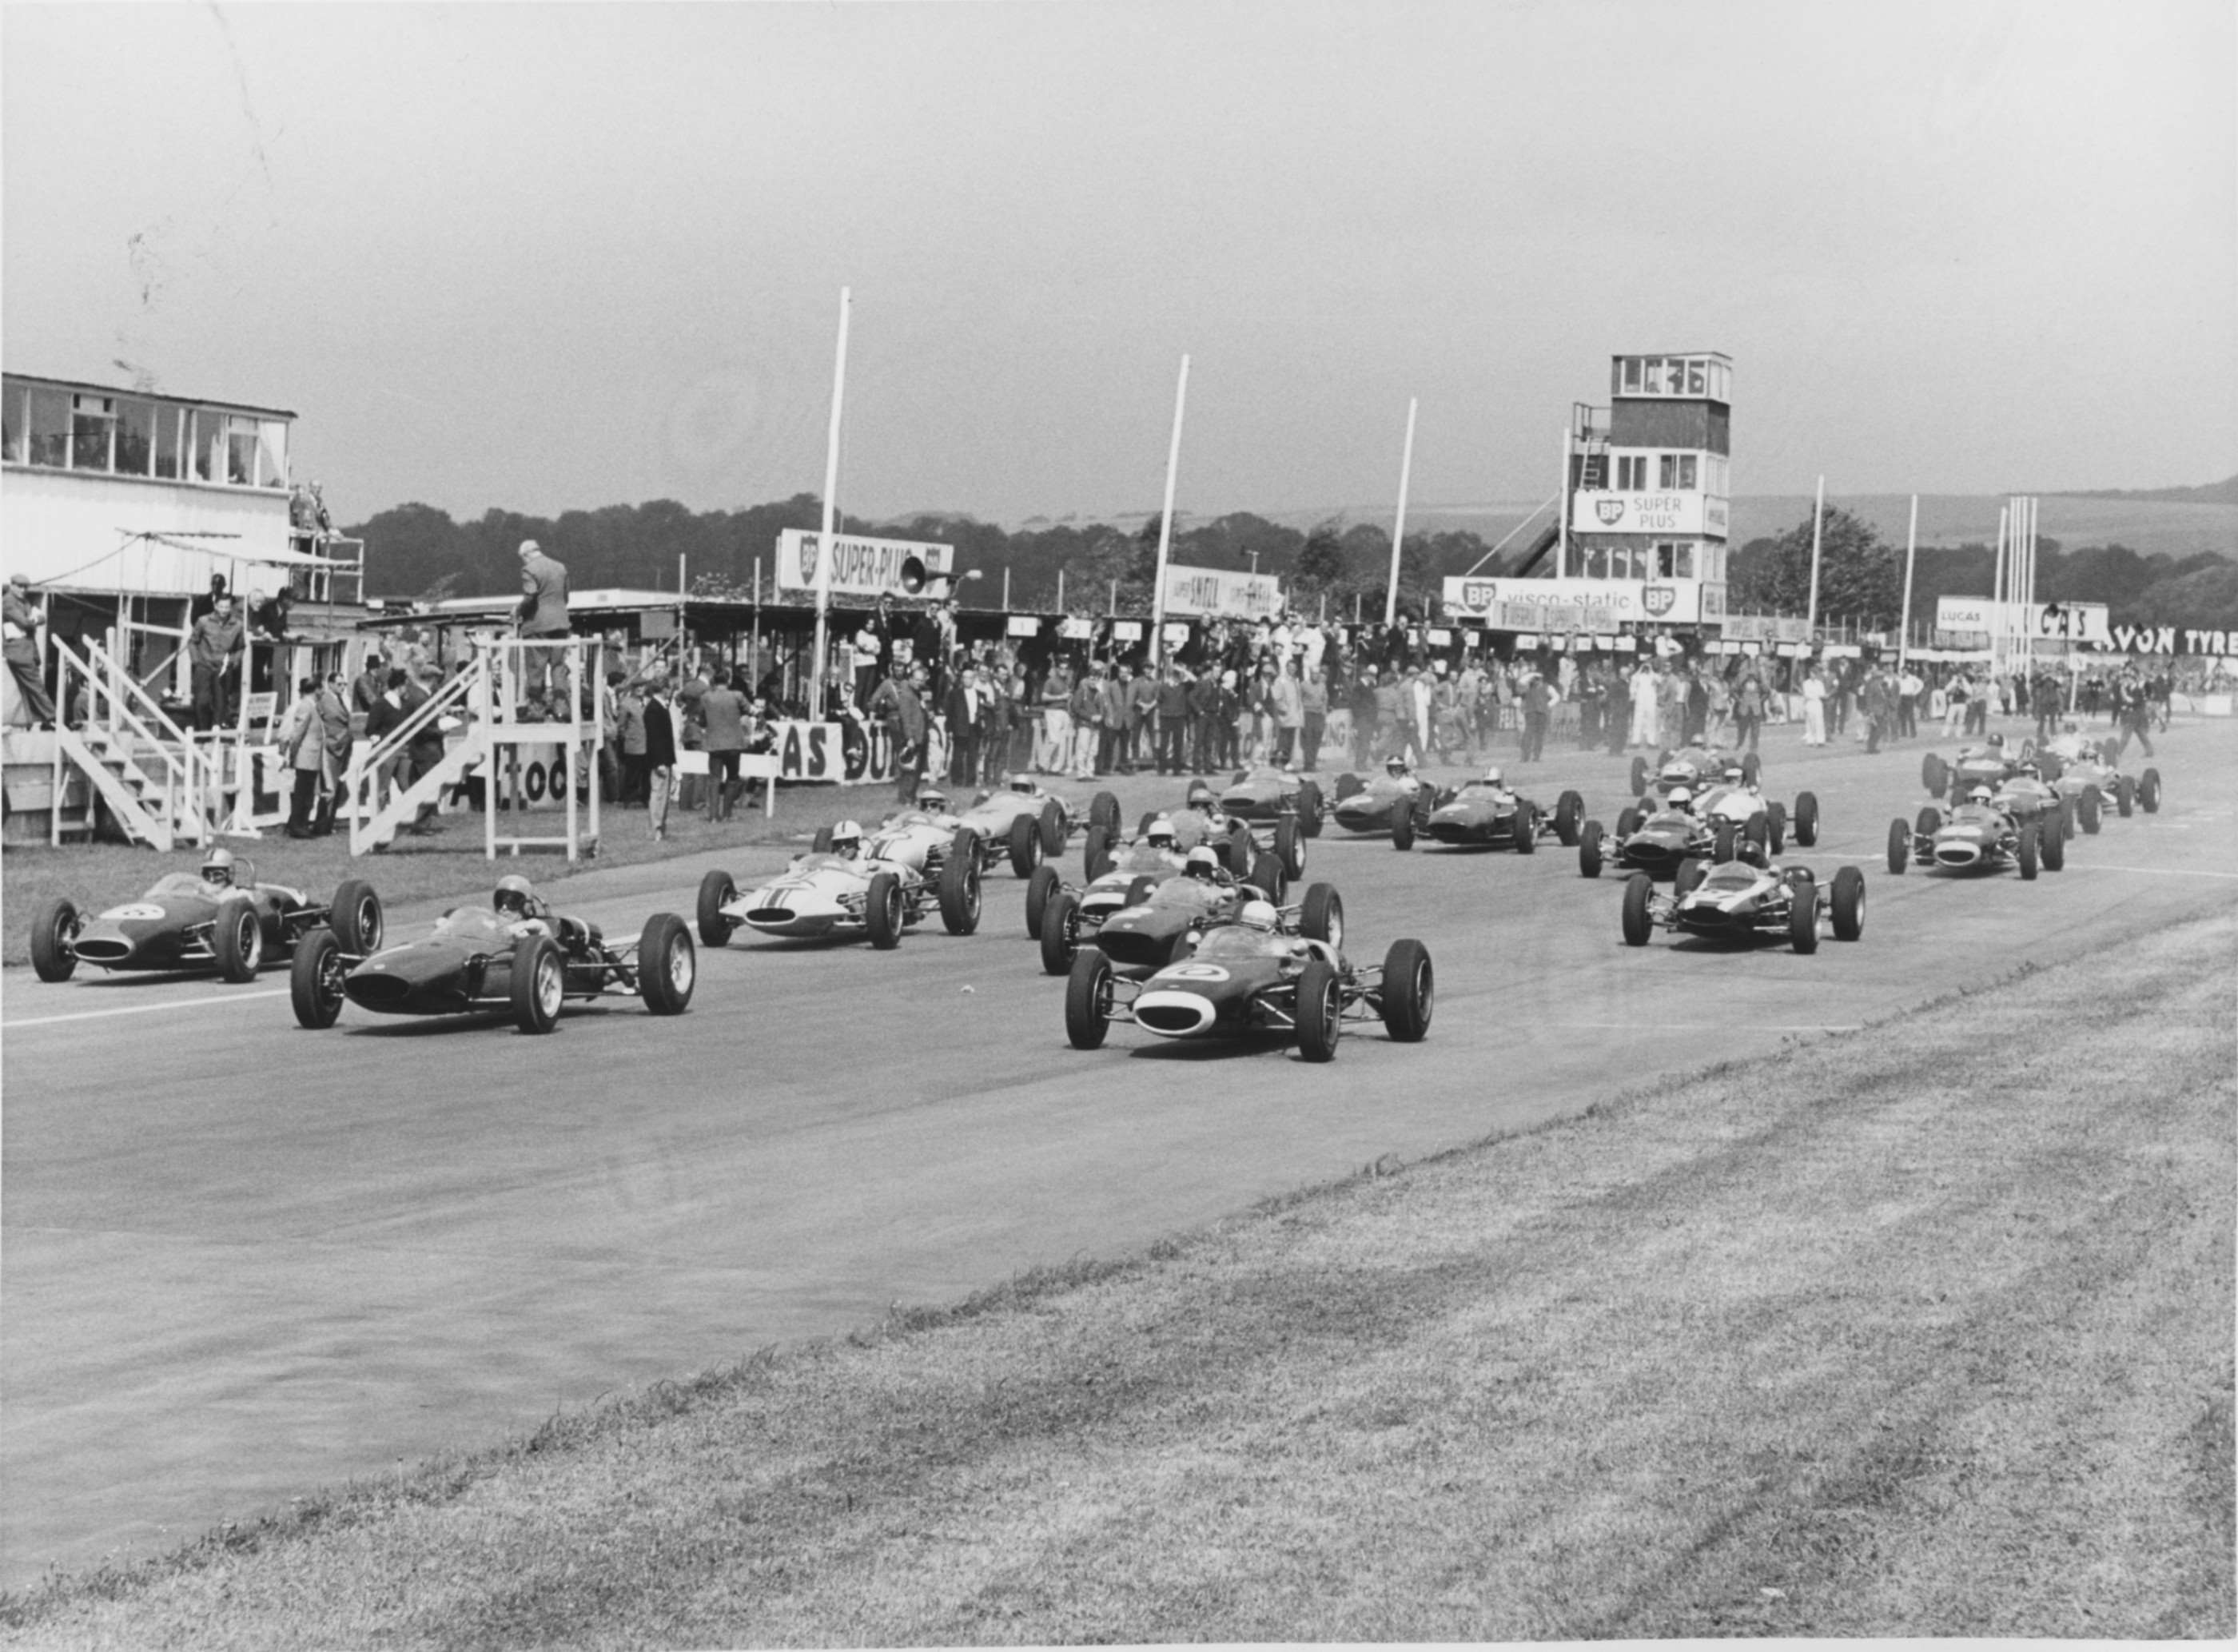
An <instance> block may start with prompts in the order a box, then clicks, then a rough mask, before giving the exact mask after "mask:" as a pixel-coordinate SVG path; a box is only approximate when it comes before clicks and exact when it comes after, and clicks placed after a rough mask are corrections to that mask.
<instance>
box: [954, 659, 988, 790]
mask: <svg viewBox="0 0 2238 1652" xmlns="http://www.w3.org/2000/svg"><path fill="white" fill-rule="evenodd" d="M986 702H987V693H986V689H985V687H984V685H983V684H981V683H980V682H979V681H978V679H977V675H976V674H975V673H973V672H970V671H963V672H958V673H957V679H956V686H955V687H954V688H952V689H950V691H949V694H948V704H947V713H948V783H949V784H950V785H951V786H967V785H970V784H973V783H976V782H977V779H978V777H979V745H980V734H981V720H982V718H983V717H984V716H985V715H986V709H987V707H986Z"/></svg>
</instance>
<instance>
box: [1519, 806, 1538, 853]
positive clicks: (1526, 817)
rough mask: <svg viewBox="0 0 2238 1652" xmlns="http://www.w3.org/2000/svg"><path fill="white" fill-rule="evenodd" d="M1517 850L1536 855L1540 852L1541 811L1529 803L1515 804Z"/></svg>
mask: <svg viewBox="0 0 2238 1652" xmlns="http://www.w3.org/2000/svg"><path fill="white" fill-rule="evenodd" d="M1515 852H1516V853H1517V854H1518V855H1536V854H1537V853H1538V852H1539V811H1538V810H1537V809H1533V807H1532V806H1531V805H1530V804H1529V803H1517V804H1516V805H1515Z"/></svg>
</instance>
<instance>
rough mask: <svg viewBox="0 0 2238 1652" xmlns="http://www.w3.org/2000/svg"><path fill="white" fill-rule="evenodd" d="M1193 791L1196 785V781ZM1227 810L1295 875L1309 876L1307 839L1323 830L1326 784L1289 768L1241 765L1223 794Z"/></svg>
mask: <svg viewBox="0 0 2238 1652" xmlns="http://www.w3.org/2000/svg"><path fill="white" fill-rule="evenodd" d="M1189 790H1191V792H1192V793H1194V792H1195V790H1196V788H1195V786H1191V787H1190V789H1189ZM1220 808H1221V811H1222V813H1223V814H1224V815H1226V816H1228V819H1230V820H1240V821H1241V822H1242V823H1244V824H1245V825H1246V826H1248V828H1249V829H1250V830H1251V836H1252V840H1253V842H1254V843H1256V844H1257V846H1258V847H1259V848H1261V849H1273V850H1274V851H1275V855H1276V856H1278V857H1280V859H1281V862H1282V867H1283V869H1284V870H1285V871H1286V872H1288V874H1289V876H1291V877H1292V878H1293V879H1296V878H1301V877H1303V876H1305V875H1306V839H1308V837H1319V836H1321V819H1322V812H1323V811H1322V807H1321V786H1320V784H1319V783H1317V782H1314V781H1312V780H1308V779H1306V778H1305V777H1304V776H1301V775H1297V774H1294V773H1293V772H1291V771H1290V770H1287V769H1277V768H1275V767H1274V766H1272V765H1271V764H1267V763H1261V765H1259V766H1258V767H1257V768H1254V769H1239V770H1236V771H1235V779H1234V780H1233V781H1232V782H1230V783H1229V784H1228V790H1226V791H1223V792H1222V793H1221V794H1220Z"/></svg>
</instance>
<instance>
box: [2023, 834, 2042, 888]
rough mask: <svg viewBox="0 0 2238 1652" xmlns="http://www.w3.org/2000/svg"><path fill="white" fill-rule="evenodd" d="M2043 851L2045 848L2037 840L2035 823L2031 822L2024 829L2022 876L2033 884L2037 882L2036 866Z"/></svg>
mask: <svg viewBox="0 0 2238 1652" xmlns="http://www.w3.org/2000/svg"><path fill="white" fill-rule="evenodd" d="M2042 849H2043V846H2042V845H2041V844H2040V843H2038V842H2037V839H2036V825H2035V823H2033V822H2031V823H2029V824H2028V825H2026V826H2023V827H2022V828H2021V843H2020V862H2021V876H2022V878H2023V879H2024V880H2025V881H2027V882H2031V883H2032V882H2035V881H2036V864H2037V862H2038V860H2039V859H2040V858H2041V855H2042Z"/></svg>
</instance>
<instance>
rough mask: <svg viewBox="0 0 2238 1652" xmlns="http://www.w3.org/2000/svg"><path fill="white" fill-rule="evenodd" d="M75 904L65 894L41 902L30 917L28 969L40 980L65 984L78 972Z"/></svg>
mask: <svg viewBox="0 0 2238 1652" xmlns="http://www.w3.org/2000/svg"><path fill="white" fill-rule="evenodd" d="M77 931H78V915H77V903H76V902H74V901H72V900H70V898H69V897H68V896H67V895H56V896H55V897H54V898H53V899H52V900H49V901H42V902H40V903H39V909H38V910H37V911H36V913H34V914H33V915H32V916H31V968H32V969H33V971H34V972H36V974H37V975H38V977H39V979H40V980H41V981H68V980H69V979H70V977H71V976H72V975H75V974H76V972H77V948H76V941H77Z"/></svg>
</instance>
